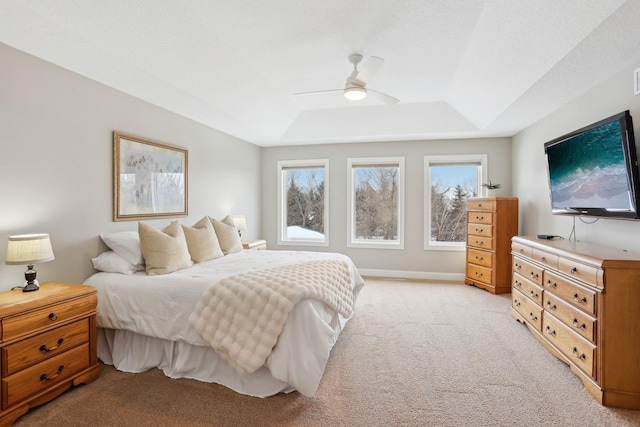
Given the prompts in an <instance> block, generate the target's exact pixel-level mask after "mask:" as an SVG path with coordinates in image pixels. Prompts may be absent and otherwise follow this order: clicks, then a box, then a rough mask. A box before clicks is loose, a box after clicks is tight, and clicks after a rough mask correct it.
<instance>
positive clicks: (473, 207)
mask: <svg viewBox="0 0 640 427" xmlns="http://www.w3.org/2000/svg"><path fill="white" fill-rule="evenodd" d="M495 210H496V201H495V200H486V199H485V200H473V199H471V200H467V211H495Z"/></svg>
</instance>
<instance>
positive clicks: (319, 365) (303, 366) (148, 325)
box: [85, 251, 364, 396]
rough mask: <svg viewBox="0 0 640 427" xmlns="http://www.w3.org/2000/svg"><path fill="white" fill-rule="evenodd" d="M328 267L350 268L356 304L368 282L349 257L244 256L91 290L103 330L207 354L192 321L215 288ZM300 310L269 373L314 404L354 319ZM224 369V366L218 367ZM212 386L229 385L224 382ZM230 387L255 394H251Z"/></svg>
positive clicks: (307, 306) (96, 282)
mask: <svg viewBox="0 0 640 427" xmlns="http://www.w3.org/2000/svg"><path fill="white" fill-rule="evenodd" d="M330 259H334V260H341V261H345V262H347V263H348V264H349V266H350V273H351V279H352V289H353V294H354V302H355V296H357V294H358V292H359V290H360V288H361V287H362V285H363V284H364V282H363V281H362V278H361V277H360V275H359V273H358V271H357V269H356V268H355V266H354V265H353V263H352V262H351V260H350V259H349V258H348V257H346V256H344V255H341V254H334V253H319V252H301V251H296V252H289V251H242V252H238V253H235V254H231V255H227V256H225V257H223V258H219V259H217V260H213V261H207V262H203V263H200V264H196V265H194V266H193V267H191V268H188V269H185V270H180V271H177V272H175V273H172V274H168V275H162V276H147V275H146V274H145V273H136V274H134V275H131V276H127V275H122V274H115V273H97V274H94V275H93V276H91V277H90V278H89V279H87V280H86V281H85V284H87V285H91V286H94V287H95V288H96V289H97V290H98V316H97V321H98V326H99V327H101V328H106V329H114V330H125V331H131V332H134V333H136V334H140V335H144V336H149V337H155V338H160V339H164V340H170V341H177V342H183V343H188V344H191V345H194V346H208V345H209V343H207V342H206V341H205V340H204V339H203V338H202V337H201V336H200V335H199V334H198V333H197V332H196V331H195V330H194V329H193V328H192V327H191V325H190V324H189V322H188V318H189V315H190V314H191V313H192V312H193V310H194V308H195V306H196V304H197V302H198V301H199V299H200V296H201V295H202V294H203V293H204V292H205V291H206V290H207V289H208V288H209V287H210V286H212V284H215V283H216V282H217V281H219V280H221V279H224V278H226V277H229V276H232V275H236V274H239V273H244V272H250V271H260V270H264V269H269V268H274V267H281V266H286V265H292V264H295V263H298V262H309V261H317V260H330ZM298 306H299V308H297V309H296V310H294V311H293V312H292V315H291V317H290V319H289V320H288V321H287V323H286V324H285V327H284V329H283V331H282V333H281V335H280V338H279V339H278V343H277V344H276V347H275V348H274V350H273V353H272V355H271V357H270V358H269V360H268V362H267V365H266V369H268V370H269V371H270V374H271V375H272V376H273V378H275V379H277V380H279V381H282V382H284V383H287V384H290V385H291V386H293V387H294V388H295V389H297V390H299V391H300V392H301V393H302V394H305V395H308V396H312V395H314V394H315V392H316V390H317V387H318V385H319V382H320V379H321V377H322V374H323V372H324V367H325V365H326V362H327V359H328V356H329V351H330V350H331V347H332V346H333V344H334V343H335V340H336V339H337V335H338V334H339V332H340V331H341V329H342V327H343V326H344V323H346V320H348V318H343V317H341V316H339V314H338V313H336V312H335V311H334V310H333V309H331V308H329V307H328V306H327V305H325V304H323V303H319V302H317V301H310V300H303V301H301V302H300V303H299V304H298ZM223 362H224V363H226V361H224V360H222V359H220V360H217V361H213V362H212V363H223ZM214 381H216V382H219V383H221V384H225V378H220V379H218V378H216V379H214ZM243 381H244V379H241V381H240V382H243ZM225 385H227V384H225ZM231 387H232V388H234V389H235V390H237V391H240V392H245V393H246V394H253V393H252V391H251V390H250V389H247V390H243V389H238V387H234V386H231Z"/></svg>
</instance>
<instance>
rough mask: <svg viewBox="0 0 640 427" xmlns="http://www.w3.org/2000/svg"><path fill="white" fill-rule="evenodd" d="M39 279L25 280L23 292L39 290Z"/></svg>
mask: <svg viewBox="0 0 640 427" xmlns="http://www.w3.org/2000/svg"><path fill="white" fill-rule="evenodd" d="M38 285H39V284H38V281H37V280H34V281H33V282H25V284H24V288H22V292H33V291H37V290H39V289H40V286H38Z"/></svg>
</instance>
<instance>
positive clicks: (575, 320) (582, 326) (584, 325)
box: [573, 317, 587, 329]
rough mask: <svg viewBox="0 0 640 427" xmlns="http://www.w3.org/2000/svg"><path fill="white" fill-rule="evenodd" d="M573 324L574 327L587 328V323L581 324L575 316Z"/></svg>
mask: <svg viewBox="0 0 640 427" xmlns="http://www.w3.org/2000/svg"><path fill="white" fill-rule="evenodd" d="M573 326H574V327H575V328H576V329H587V325H586V324H584V323H583V324H582V325H581V324H580V323H579V322H578V319H576V318H575V317H574V318H573Z"/></svg>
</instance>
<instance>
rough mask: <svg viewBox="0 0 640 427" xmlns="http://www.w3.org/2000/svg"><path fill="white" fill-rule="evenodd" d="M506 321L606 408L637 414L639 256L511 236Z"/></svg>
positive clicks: (639, 395) (639, 378) (639, 377)
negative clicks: (516, 325) (509, 319)
mask: <svg viewBox="0 0 640 427" xmlns="http://www.w3.org/2000/svg"><path fill="white" fill-rule="evenodd" d="M512 255H513V279H512V287H513V290H512V316H513V317H514V318H515V319H516V320H518V321H519V322H522V323H524V324H525V325H527V327H528V328H529V329H530V330H531V332H532V333H533V334H534V336H535V337H536V338H537V339H538V340H539V341H540V342H541V343H542V344H543V345H544V347H545V348H547V349H548V350H549V351H550V352H551V353H552V354H554V355H555V356H556V357H558V358H559V359H560V360H562V361H564V362H565V363H567V364H568V365H569V366H570V368H571V370H572V371H573V372H574V373H575V374H576V375H577V376H578V377H579V378H580V379H581V380H582V382H583V383H584V385H585V386H586V388H587V390H588V391H589V393H591V395H593V396H594V397H595V398H596V399H597V400H598V402H600V403H601V404H603V405H605V406H614V407H621V408H627V409H640V254H631V253H628V252H625V251H618V250H614V249H609V248H604V247H601V246H597V245H591V244H587V243H580V242H574V241H568V240H540V239H537V238H536V237H514V238H513V242H512Z"/></svg>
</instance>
